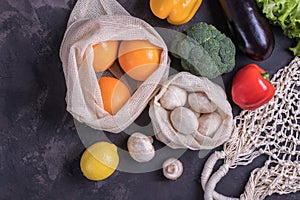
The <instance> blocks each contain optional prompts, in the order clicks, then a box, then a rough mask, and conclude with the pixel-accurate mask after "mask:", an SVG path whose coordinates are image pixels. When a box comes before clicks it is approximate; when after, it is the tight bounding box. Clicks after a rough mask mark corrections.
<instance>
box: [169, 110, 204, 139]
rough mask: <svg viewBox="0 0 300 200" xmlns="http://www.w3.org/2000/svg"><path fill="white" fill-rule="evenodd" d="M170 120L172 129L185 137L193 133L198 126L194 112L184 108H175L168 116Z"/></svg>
mask: <svg viewBox="0 0 300 200" xmlns="http://www.w3.org/2000/svg"><path fill="white" fill-rule="evenodd" d="M170 119H171V123H172V125H173V127H174V128H175V129H176V130H177V131H178V132H180V133H182V134H185V135H188V134H192V133H194V132H195V131H196V130H197V128H198V125H199V122H198V119H197V117H196V115H195V114H194V112H193V111H191V110H190V109H188V108H186V107H178V108H175V109H174V110H173V111H172V112H171V114H170Z"/></svg>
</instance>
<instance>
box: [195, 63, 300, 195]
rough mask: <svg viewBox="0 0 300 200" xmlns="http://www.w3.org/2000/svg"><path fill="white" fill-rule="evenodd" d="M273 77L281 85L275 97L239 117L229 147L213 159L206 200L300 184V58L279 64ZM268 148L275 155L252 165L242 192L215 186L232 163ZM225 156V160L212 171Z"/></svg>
mask: <svg viewBox="0 0 300 200" xmlns="http://www.w3.org/2000/svg"><path fill="white" fill-rule="evenodd" d="M271 82H272V84H273V85H274V86H275V88H276V92H275V96H274V98H273V99H272V100H271V101H270V102H268V103H267V104H265V105H264V106H262V107H260V108H258V109H256V110H253V111H242V112H241V113H240V115H239V116H237V117H235V119H234V125H235V126H234V129H233V134H232V136H231V139H230V140H229V141H228V142H226V143H225V145H224V150H223V151H221V152H215V153H214V154H212V155H211V156H210V158H209V159H208V160H207V162H206V164H205V166H204V169H203V172H202V178H201V182H202V187H203V190H204V192H205V199H206V200H212V199H217V200H218V199H220V200H227V199H228V200H229V199H241V200H253V199H255V200H260V199H264V198H265V197H266V196H270V195H272V194H273V193H278V194H287V193H291V192H296V191H299V190H300V101H299V100H300V92H299V90H300V59H299V58H295V59H294V60H293V61H292V62H291V63H290V65H289V66H287V67H285V68H283V69H281V70H279V71H278V72H277V73H276V74H275V75H274V77H273V78H272V80H271ZM262 154H266V155H268V156H269V158H268V160H267V161H266V162H265V164H264V166H263V167H262V168H257V169H255V170H253V171H252V173H251V175H250V178H249V180H248V183H247V185H246V187H245V191H244V193H243V194H242V195H241V196H240V198H229V197H225V196H223V195H221V194H219V193H217V192H216V191H215V187H216V184H217V183H218V182H219V181H220V179H221V178H222V177H223V176H225V175H226V174H227V172H228V170H229V169H234V168H235V167H237V166H238V165H248V164H250V163H251V162H252V161H253V160H254V159H255V158H256V157H258V156H260V155H262ZM219 159H223V160H224V164H223V165H222V166H221V167H220V168H219V169H218V170H217V171H216V172H214V173H212V171H213V168H214V166H215V164H216V162H217V161H218V160H219Z"/></svg>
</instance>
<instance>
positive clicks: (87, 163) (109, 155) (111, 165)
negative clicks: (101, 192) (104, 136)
mask: <svg viewBox="0 0 300 200" xmlns="http://www.w3.org/2000/svg"><path fill="white" fill-rule="evenodd" d="M118 164H119V155H118V152H117V147H116V146H115V145H114V144H111V143H108V142H97V143H95V144H93V145H92V146H90V147H88V148H87V149H86V150H85V152H84V153H83V154H82V156H81V160H80V168H81V171H82V173H83V175H84V176H85V177H86V178H88V179H90V180H93V181H100V180H104V179H106V178H108V177H109V176H110V175H112V174H113V173H114V171H115V170H116V168H117V167H118Z"/></svg>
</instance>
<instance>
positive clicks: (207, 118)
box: [198, 112, 223, 138]
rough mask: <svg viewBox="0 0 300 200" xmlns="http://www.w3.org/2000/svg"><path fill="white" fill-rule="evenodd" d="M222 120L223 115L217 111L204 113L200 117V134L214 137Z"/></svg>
mask: <svg viewBox="0 0 300 200" xmlns="http://www.w3.org/2000/svg"><path fill="white" fill-rule="evenodd" d="M222 122H223V121H222V117H221V116H220V114H219V113H217V112H213V113H209V114H203V115H201V116H200V118H199V127H198V131H199V132H200V134H202V135H204V136H208V137H211V138H212V137H213V136H214V134H215V132H216V131H217V130H218V128H219V127H220V125H221V124H222Z"/></svg>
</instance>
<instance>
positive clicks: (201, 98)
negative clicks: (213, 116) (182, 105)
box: [188, 92, 217, 113]
mask: <svg viewBox="0 0 300 200" xmlns="http://www.w3.org/2000/svg"><path fill="white" fill-rule="evenodd" d="M188 102H189V105H190V106H191V108H192V109H193V110H194V111H196V112H199V113H211V112H214V111H215V110H216V109H217V106H216V104H214V103H213V102H211V101H210V99H208V97H207V96H206V94H204V93H202V92H197V93H190V94H189V96H188Z"/></svg>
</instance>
